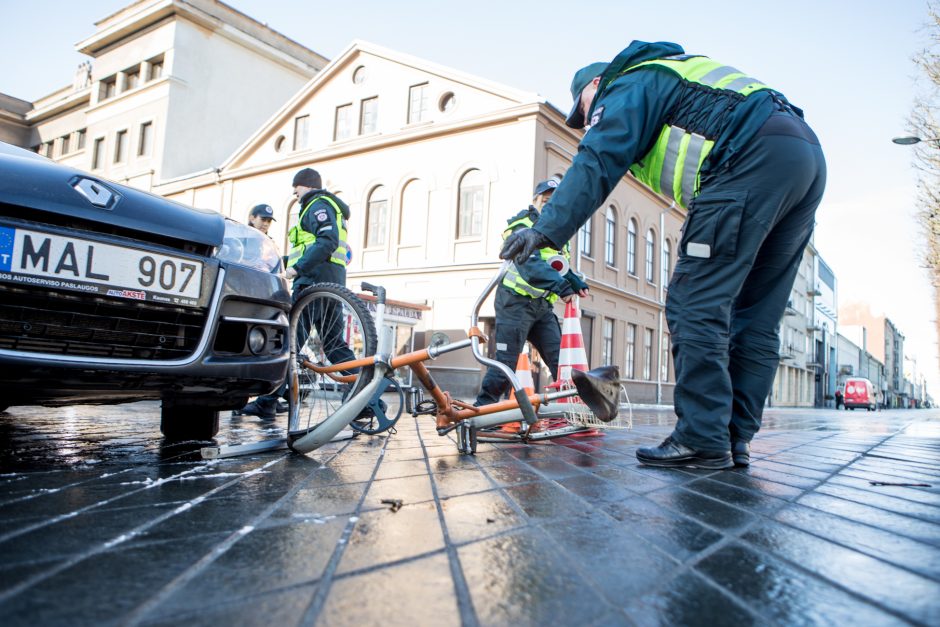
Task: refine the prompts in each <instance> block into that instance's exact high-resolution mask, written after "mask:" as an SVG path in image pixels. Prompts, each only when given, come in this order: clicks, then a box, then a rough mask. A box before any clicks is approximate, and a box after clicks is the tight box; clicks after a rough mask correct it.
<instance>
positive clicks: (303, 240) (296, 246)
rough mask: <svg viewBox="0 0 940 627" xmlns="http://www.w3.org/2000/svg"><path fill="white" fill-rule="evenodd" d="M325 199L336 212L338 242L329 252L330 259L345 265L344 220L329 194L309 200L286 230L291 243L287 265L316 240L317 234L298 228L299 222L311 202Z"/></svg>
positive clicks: (346, 252)
mask: <svg viewBox="0 0 940 627" xmlns="http://www.w3.org/2000/svg"><path fill="white" fill-rule="evenodd" d="M321 199H322V200H325V201H326V202H327V203H328V204H329V205H330V206H332V207H333V210H334V211H335V212H336V228H337V229H339V244H338V245H337V246H336V249H335V250H334V251H333V252H332V253H331V254H330V261H332V262H333V263H335V264H339V265H341V266H343V267H344V268H345V267H346V257H347V255H348V254H349V244H347V243H346V236H347V233H346V221H345V220H344V219H343V212H342V211H341V210H340V208H339V205H337V204H336V202H334V201H333V199H332V198H330V197H329V196H317V197H316V198H314V199H313V200H311V201H310V202H309V203H308V204H307V206H306V207H304V208H303V211H301V212H300V215H299V216H298V217H297V224H295V225H294V226H292V227H291V229H290V231H289V232H288V240H289V241H290V243H291V249H290V253H289V254H288V256H287V267H288V268H290V267H291V266H293V265H294V264H296V263H297V262H298V261H300V258H301V257H303V256H304V253H305V252H306V251H307V246H312V245H313V244H314V242H316V241H317V236H316V235H315V234H314V233H310V232H308V231H305V230H304V229H302V228H300V223H301V222H302V221H303V219H304V216H305V215H307V210H308V209H310V207H312V206H313V203H315V202H317V201H318V200H321Z"/></svg>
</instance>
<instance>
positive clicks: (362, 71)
mask: <svg viewBox="0 0 940 627" xmlns="http://www.w3.org/2000/svg"><path fill="white" fill-rule="evenodd" d="M366 78H367V74H366V68H365V66H364V65H360V66H359V67H357V68H356V69H355V71H354V72H353V75H352V82H353V83H355V84H356V85H361V84H363V83H364V82H366Z"/></svg>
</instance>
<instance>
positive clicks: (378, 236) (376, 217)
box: [366, 185, 388, 248]
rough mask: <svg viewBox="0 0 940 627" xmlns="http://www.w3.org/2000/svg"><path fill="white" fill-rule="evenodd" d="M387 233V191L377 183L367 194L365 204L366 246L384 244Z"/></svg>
mask: <svg viewBox="0 0 940 627" xmlns="http://www.w3.org/2000/svg"><path fill="white" fill-rule="evenodd" d="M387 233H388V193H387V192H386V190H385V186H384V185H379V186H377V187H376V188H375V189H373V190H372V192H371V193H370V194H369V202H368V204H367V206H366V248H372V247H376V246H384V245H385V237H386V235H387Z"/></svg>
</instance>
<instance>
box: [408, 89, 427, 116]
mask: <svg viewBox="0 0 940 627" xmlns="http://www.w3.org/2000/svg"><path fill="white" fill-rule="evenodd" d="M419 88H420V90H421V91H420V95H419V97H418V99H417V100H418V108H417V110H416V109H415V90H417V89H419ZM427 88H428V82H427V81H425V82H423V83H418V84H416V85H411V86H409V87H408V124H420V123H422V122H425V121H426V120H427V117H428V110H429V107H428V95H427Z"/></svg>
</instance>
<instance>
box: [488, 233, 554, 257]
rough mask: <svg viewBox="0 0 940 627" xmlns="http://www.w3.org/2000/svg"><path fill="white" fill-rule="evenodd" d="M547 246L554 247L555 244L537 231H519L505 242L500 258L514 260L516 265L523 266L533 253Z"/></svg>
mask: <svg viewBox="0 0 940 627" xmlns="http://www.w3.org/2000/svg"><path fill="white" fill-rule="evenodd" d="M546 246H552V247H553V246H554V244H553V243H552V242H551V240H549V239H548V238H547V237H545V236H544V235H542V234H541V233H539V232H538V231H536V230H535V229H519V230H518V231H515V232H513V233H512V234H511V235H510V236H509V237H507V238H506V241H505V242H503V249H502V250H501V251H499V258H500V259H513V260H515V262H516V263H520V264H521V263H524V262H525V260H526V259H528V258H529V257H531V256H532V253H534V252H535V251H537V250H539V249H540V248H545V247H546Z"/></svg>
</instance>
